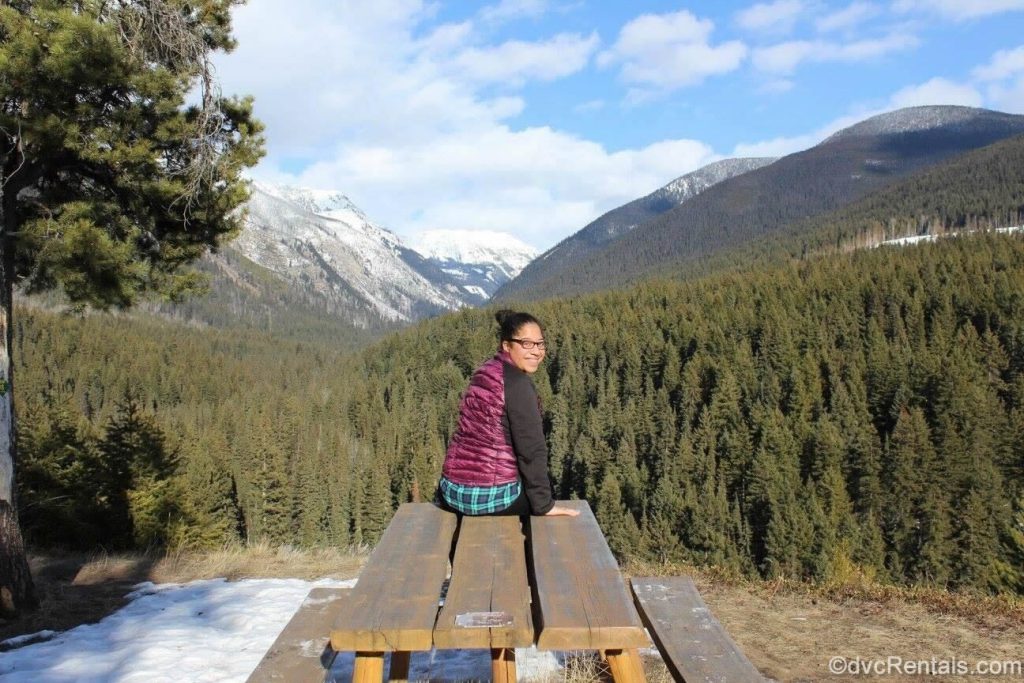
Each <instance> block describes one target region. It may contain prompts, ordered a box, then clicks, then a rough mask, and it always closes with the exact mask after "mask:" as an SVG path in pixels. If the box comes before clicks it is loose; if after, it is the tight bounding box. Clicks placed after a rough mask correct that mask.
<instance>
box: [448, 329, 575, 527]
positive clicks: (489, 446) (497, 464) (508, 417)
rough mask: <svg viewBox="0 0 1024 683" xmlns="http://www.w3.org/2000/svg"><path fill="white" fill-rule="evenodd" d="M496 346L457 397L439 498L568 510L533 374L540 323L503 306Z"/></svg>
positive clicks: (540, 351)
mask: <svg viewBox="0 0 1024 683" xmlns="http://www.w3.org/2000/svg"><path fill="white" fill-rule="evenodd" d="M494 317H495V319H496V320H497V321H498V328H499V330H498V340H499V346H498V353H497V355H495V356H494V357H493V358H491V359H490V360H489V361H487V362H485V363H484V364H483V365H481V366H480V367H479V368H478V369H477V371H476V372H474V373H473V377H472V378H471V379H470V381H469V388H467V389H466V391H465V393H464V394H463V395H462V400H461V401H460V403H459V424H458V427H457V428H456V430H455V435H454V436H452V440H451V443H449V444H448V453H447V454H446V455H445V459H444V468H443V470H442V475H441V482H440V484H439V485H438V489H437V497H436V498H437V503H438V505H440V506H441V507H442V508H444V509H446V510H451V511H453V512H461V513H463V514H467V515H529V514H533V515H549V516H556V515H566V516H569V517H575V516H576V515H578V514H579V511H578V510H572V509H570V508H566V507H563V506H560V505H555V501H554V498H553V497H552V495H551V480H550V478H549V477H548V447H547V444H546V443H545V441H544V429H543V422H542V418H541V412H540V399H539V398H538V396H537V390H536V389H535V388H534V386H533V382H532V381H531V380H530V375H532V374H533V373H535V372H536V371H537V368H538V367H539V366H540V363H541V361H543V360H544V353H545V344H546V343H545V341H544V332H543V330H541V327H540V323H539V322H538V321H537V319H536V318H534V317H533V316H532V315H530V314H529V313H517V312H515V311H498V312H497V313H496V314H495V316H494Z"/></svg>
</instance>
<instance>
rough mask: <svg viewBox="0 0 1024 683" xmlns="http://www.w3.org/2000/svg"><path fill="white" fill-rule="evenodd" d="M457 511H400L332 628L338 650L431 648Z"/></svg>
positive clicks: (414, 506)
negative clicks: (432, 633) (453, 512)
mask: <svg viewBox="0 0 1024 683" xmlns="http://www.w3.org/2000/svg"><path fill="white" fill-rule="evenodd" d="M455 524H456V520H455V515H454V514H452V513H449V512H444V511H442V510H440V509H439V508H437V507H435V506H434V505H432V504H430V503H405V504H403V505H402V506H401V507H400V508H399V509H398V512H396V513H395V517H394V519H392V520H391V524H390V525H388V528H387V530H386V531H385V532H384V536H383V537H381V540H380V542H379V543H378V544H377V548H376V549H375V550H374V551H373V554H372V555H370V559H369V560H368V561H367V563H366V566H365V567H364V568H363V571H362V572H361V573H360V574H359V581H358V582H357V583H356V585H355V588H353V589H352V593H351V595H350V596H349V599H347V600H345V601H344V603H343V604H342V608H341V611H340V612H339V614H338V617H337V619H336V621H335V623H334V628H333V629H332V630H331V645H332V647H333V648H334V649H335V650H339V651H341V650H363V651H371V652H383V651H395V650H398V651H415V650H429V649H430V648H431V646H432V644H433V639H432V637H431V632H432V631H433V628H434V621H435V619H436V618H437V609H438V606H437V603H438V599H439V598H440V595H441V585H442V584H443V583H444V580H445V577H446V575H447V573H448V554H449V552H450V551H451V546H452V535H453V534H454V533H455Z"/></svg>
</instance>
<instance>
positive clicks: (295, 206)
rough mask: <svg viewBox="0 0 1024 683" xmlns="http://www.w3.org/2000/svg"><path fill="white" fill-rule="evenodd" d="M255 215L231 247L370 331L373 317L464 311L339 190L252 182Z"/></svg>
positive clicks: (447, 286)
mask: <svg viewBox="0 0 1024 683" xmlns="http://www.w3.org/2000/svg"><path fill="white" fill-rule="evenodd" d="M248 210H249V215H248V219H247V221H246V226H245V228H244V230H243V231H242V234H241V235H240V236H239V237H238V238H237V239H236V240H235V241H234V242H233V243H232V246H233V247H234V248H236V249H237V250H239V251H240V252H241V253H242V254H243V255H244V256H246V257H247V258H249V259H251V260H252V261H254V262H256V263H257V264H259V265H261V266H264V267H265V268H267V269H269V270H271V271H273V272H274V273H276V274H278V275H280V276H281V277H282V278H284V279H285V280H287V281H289V282H290V283H292V284H293V285H294V286H296V287H300V288H303V289H305V290H308V291H311V292H313V293H316V294H317V295H319V296H321V297H323V298H326V299H328V300H331V301H332V302H334V303H335V304H336V305H334V306H332V308H333V309H334V310H335V311H337V312H338V313H343V314H346V315H351V316H352V319H353V321H354V322H356V324H359V325H360V326H362V327H368V326H371V325H372V324H373V319H374V317H375V316H376V317H379V318H380V319H382V320H384V321H389V322H409V321H412V320H415V319H417V318H421V317H423V316H426V315H432V314H436V313H439V312H442V311H445V310H454V309H457V308H459V307H461V306H464V305H466V303H467V302H468V301H467V297H466V296H465V294H464V293H462V292H460V291H459V289H458V287H457V285H456V284H455V283H452V282H450V281H448V279H447V278H445V276H444V275H443V274H438V275H439V276H438V277H437V278H428V277H427V276H426V275H425V274H424V271H427V273H430V269H429V268H424V267H423V266H422V263H421V260H420V259H418V258H417V257H416V255H415V254H411V253H410V252H409V250H408V249H406V248H405V247H404V245H402V242H401V240H399V238H398V237H397V236H396V235H394V234H393V233H391V232H389V231H387V230H385V229H384V228H381V227H379V226H377V225H375V224H374V223H372V222H371V221H370V220H369V219H367V217H366V216H365V214H363V212H362V211H360V210H359V208H358V207H356V206H355V205H354V204H352V202H351V201H349V199H348V198H347V197H345V195H343V194H341V193H338V192H330V191H318V190H306V189H299V188H291V187H276V186H273V185H267V184H263V183H254V184H253V191H252V196H251V197H250V199H249V203H248Z"/></svg>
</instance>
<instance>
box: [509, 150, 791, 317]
mask: <svg viewBox="0 0 1024 683" xmlns="http://www.w3.org/2000/svg"><path fill="white" fill-rule="evenodd" d="M774 161H775V159H774V158H740V159H723V160H721V161H716V162H714V163H711V164H708V165H707V166H702V167H701V168H699V169H697V170H696V171H693V172H691V173H687V174H686V175H683V176H680V177H678V178H676V179H675V180H673V181H672V182H670V183H668V184H667V185H665V186H663V187H660V188H658V189H657V190H655V191H654V192H652V193H650V194H649V195H646V196H644V197H640V198H639V199H634V200H633V201H631V202H629V203H627V204H623V205H622V206H620V207H618V208H615V209H612V210H611V211H608V212H607V213H605V214H604V215H602V216H600V217H599V218H597V219H596V220H594V221H592V222H591V223H589V224H588V225H586V226H585V227H584V228H583V229H582V230H580V231H579V232H577V233H574V234H573V235H570V236H569V237H566V238H565V239H564V240H562V241H561V242H559V243H558V244H556V245H555V246H554V247H552V248H551V249H549V250H548V251H546V252H544V254H542V255H541V256H540V258H537V259H535V260H534V261H533V262H531V263H530V264H529V266H527V267H526V268H524V269H523V272H522V274H521V275H520V276H517V277H516V278H515V279H514V281H510V282H509V283H508V284H507V285H505V286H503V287H502V288H501V290H500V292H497V299H498V300H501V299H503V298H512V297H515V296H516V295H518V294H521V293H522V292H524V291H527V290H529V289H531V288H534V287H535V286H536V285H537V284H538V283H540V282H543V281H544V280H546V279H547V278H549V277H551V276H552V275H553V274H554V273H557V272H560V271H562V270H564V269H565V268H567V267H569V266H570V265H572V264H573V263H577V262H579V261H582V260H583V259H585V258H587V257H588V256H589V255H590V254H592V253H594V252H595V251H597V250H598V249H601V248H602V247H603V246H604V245H606V244H608V243H610V242H611V241H613V240H615V239H617V238H619V237H621V236H623V235H625V234H626V233H628V232H630V231H631V230H633V229H634V228H636V227H637V226H638V225H643V224H644V223H646V222H648V221H650V220H653V219H654V218H657V217H658V216H660V215H662V214H664V213H666V212H668V211H671V210H672V209H674V208H675V207H677V206H679V205H680V204H683V203H684V202H686V201H689V200H691V199H693V198H694V197H696V196H697V195H699V194H701V193H702V192H704V191H705V190H707V189H708V188H711V187H714V186H715V185H717V184H719V183H721V182H722V181H724V180H728V179H729V178H732V177H734V176H738V175H742V174H744V173H749V172H750V171H753V170H756V169H758V168H761V167H762V166H767V165H768V164H771V163H772V162H774ZM541 289H542V288H541Z"/></svg>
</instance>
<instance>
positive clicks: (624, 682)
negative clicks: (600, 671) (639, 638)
mask: <svg viewBox="0 0 1024 683" xmlns="http://www.w3.org/2000/svg"><path fill="white" fill-rule="evenodd" d="M604 658H605V661H606V662H608V668H609V670H611V674H612V680H613V681H615V683H644V681H646V680H647V674H646V673H645V672H644V665H643V662H641V661H640V653H639V652H637V651H636V649H635V648H633V649H629V650H608V651H606V652H605V654H604Z"/></svg>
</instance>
